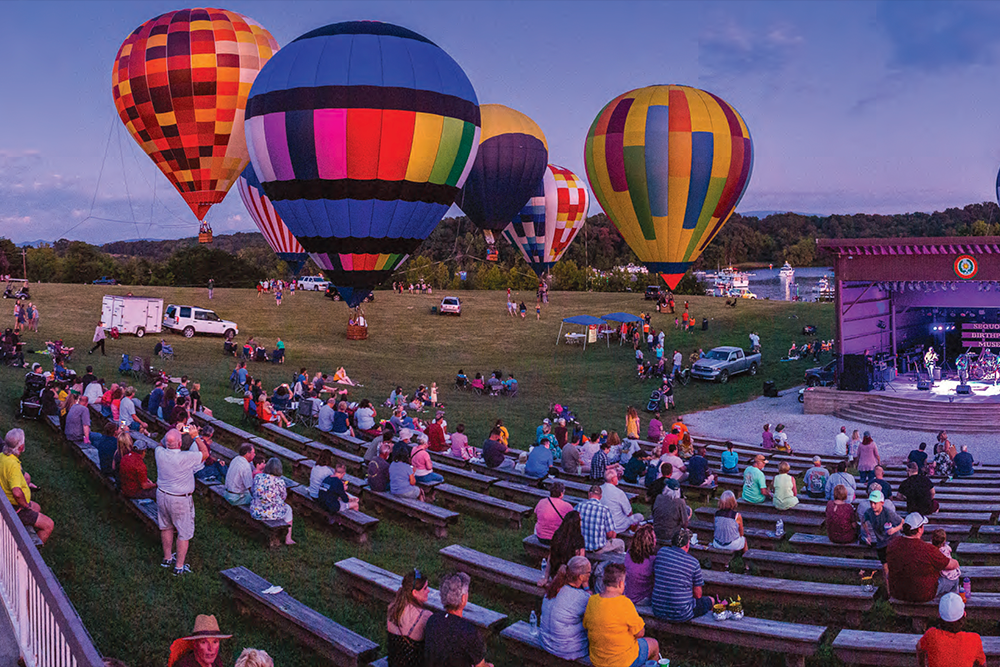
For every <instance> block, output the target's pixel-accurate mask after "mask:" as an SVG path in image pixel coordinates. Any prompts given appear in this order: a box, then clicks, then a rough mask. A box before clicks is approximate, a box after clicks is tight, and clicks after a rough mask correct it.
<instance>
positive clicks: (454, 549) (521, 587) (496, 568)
mask: <svg viewBox="0 0 1000 667" xmlns="http://www.w3.org/2000/svg"><path fill="white" fill-rule="evenodd" d="M438 553H439V554H440V555H441V558H443V559H444V561H445V562H446V563H448V565H450V566H451V567H453V568H454V569H456V570H459V571H461V572H465V573H466V574H468V575H469V576H470V577H472V578H473V579H478V580H479V581H484V582H488V583H490V584H493V586H490V588H491V589H492V588H494V586H499V587H501V588H506V589H509V590H512V591H515V592H517V593H520V594H522V595H524V596H526V597H527V598H529V599H532V600H534V599H535V598H540V597H541V596H543V595H544V594H545V589H544V588H539V587H538V586H537V585H536V583H535V582H537V581H538V579H539V578H540V577H541V571H540V570H539V569H538V568H535V567H528V566H527V565H521V564H520V563H512V562H511V561H509V560H504V559H502V558H497V557H496V556H491V555H490V554H486V553H483V552H481V551H476V550H475V549H469V548H468V547H463V546H462V545H460V544H452V545H450V546H447V547H445V548H443V549H440V550H439V551H438Z"/></svg>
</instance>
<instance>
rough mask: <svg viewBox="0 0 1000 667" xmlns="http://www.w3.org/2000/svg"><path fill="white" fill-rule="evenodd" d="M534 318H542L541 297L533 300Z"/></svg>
mask: <svg viewBox="0 0 1000 667" xmlns="http://www.w3.org/2000/svg"><path fill="white" fill-rule="evenodd" d="M535 319H536V320H540V319H542V300H541V299H539V300H537V301H535Z"/></svg>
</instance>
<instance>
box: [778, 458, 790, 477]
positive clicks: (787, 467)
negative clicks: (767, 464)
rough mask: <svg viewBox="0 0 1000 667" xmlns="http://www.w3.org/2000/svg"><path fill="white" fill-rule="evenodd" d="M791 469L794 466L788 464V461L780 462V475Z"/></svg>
mask: <svg viewBox="0 0 1000 667" xmlns="http://www.w3.org/2000/svg"><path fill="white" fill-rule="evenodd" d="M791 469H792V466H790V465H788V461H782V462H781V463H779V464H778V474H779V475H783V474H785V473H786V472H788V471H789V470H791Z"/></svg>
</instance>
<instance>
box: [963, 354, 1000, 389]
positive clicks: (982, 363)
mask: <svg viewBox="0 0 1000 667" xmlns="http://www.w3.org/2000/svg"><path fill="white" fill-rule="evenodd" d="M955 365H956V366H957V368H958V377H959V379H960V380H962V382H965V381H966V380H993V381H994V382H996V381H997V380H1000V360H998V358H997V356H996V355H995V354H993V351H992V350H990V348H985V349H984V350H983V352H982V353H981V354H977V353H975V352H973V351H971V350H969V351H968V352H965V353H964V354H960V355H959V356H958V359H956V360H955Z"/></svg>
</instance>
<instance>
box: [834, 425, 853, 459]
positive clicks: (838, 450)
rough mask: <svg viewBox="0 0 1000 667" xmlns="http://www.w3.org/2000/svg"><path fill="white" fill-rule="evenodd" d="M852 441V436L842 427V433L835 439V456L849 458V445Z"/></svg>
mask: <svg viewBox="0 0 1000 667" xmlns="http://www.w3.org/2000/svg"><path fill="white" fill-rule="evenodd" d="M850 441H851V436H849V435H847V427H846V426H841V427H840V433H838V434H837V437H835V438H834V439H833V455H834V456H847V443H849V442H850Z"/></svg>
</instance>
